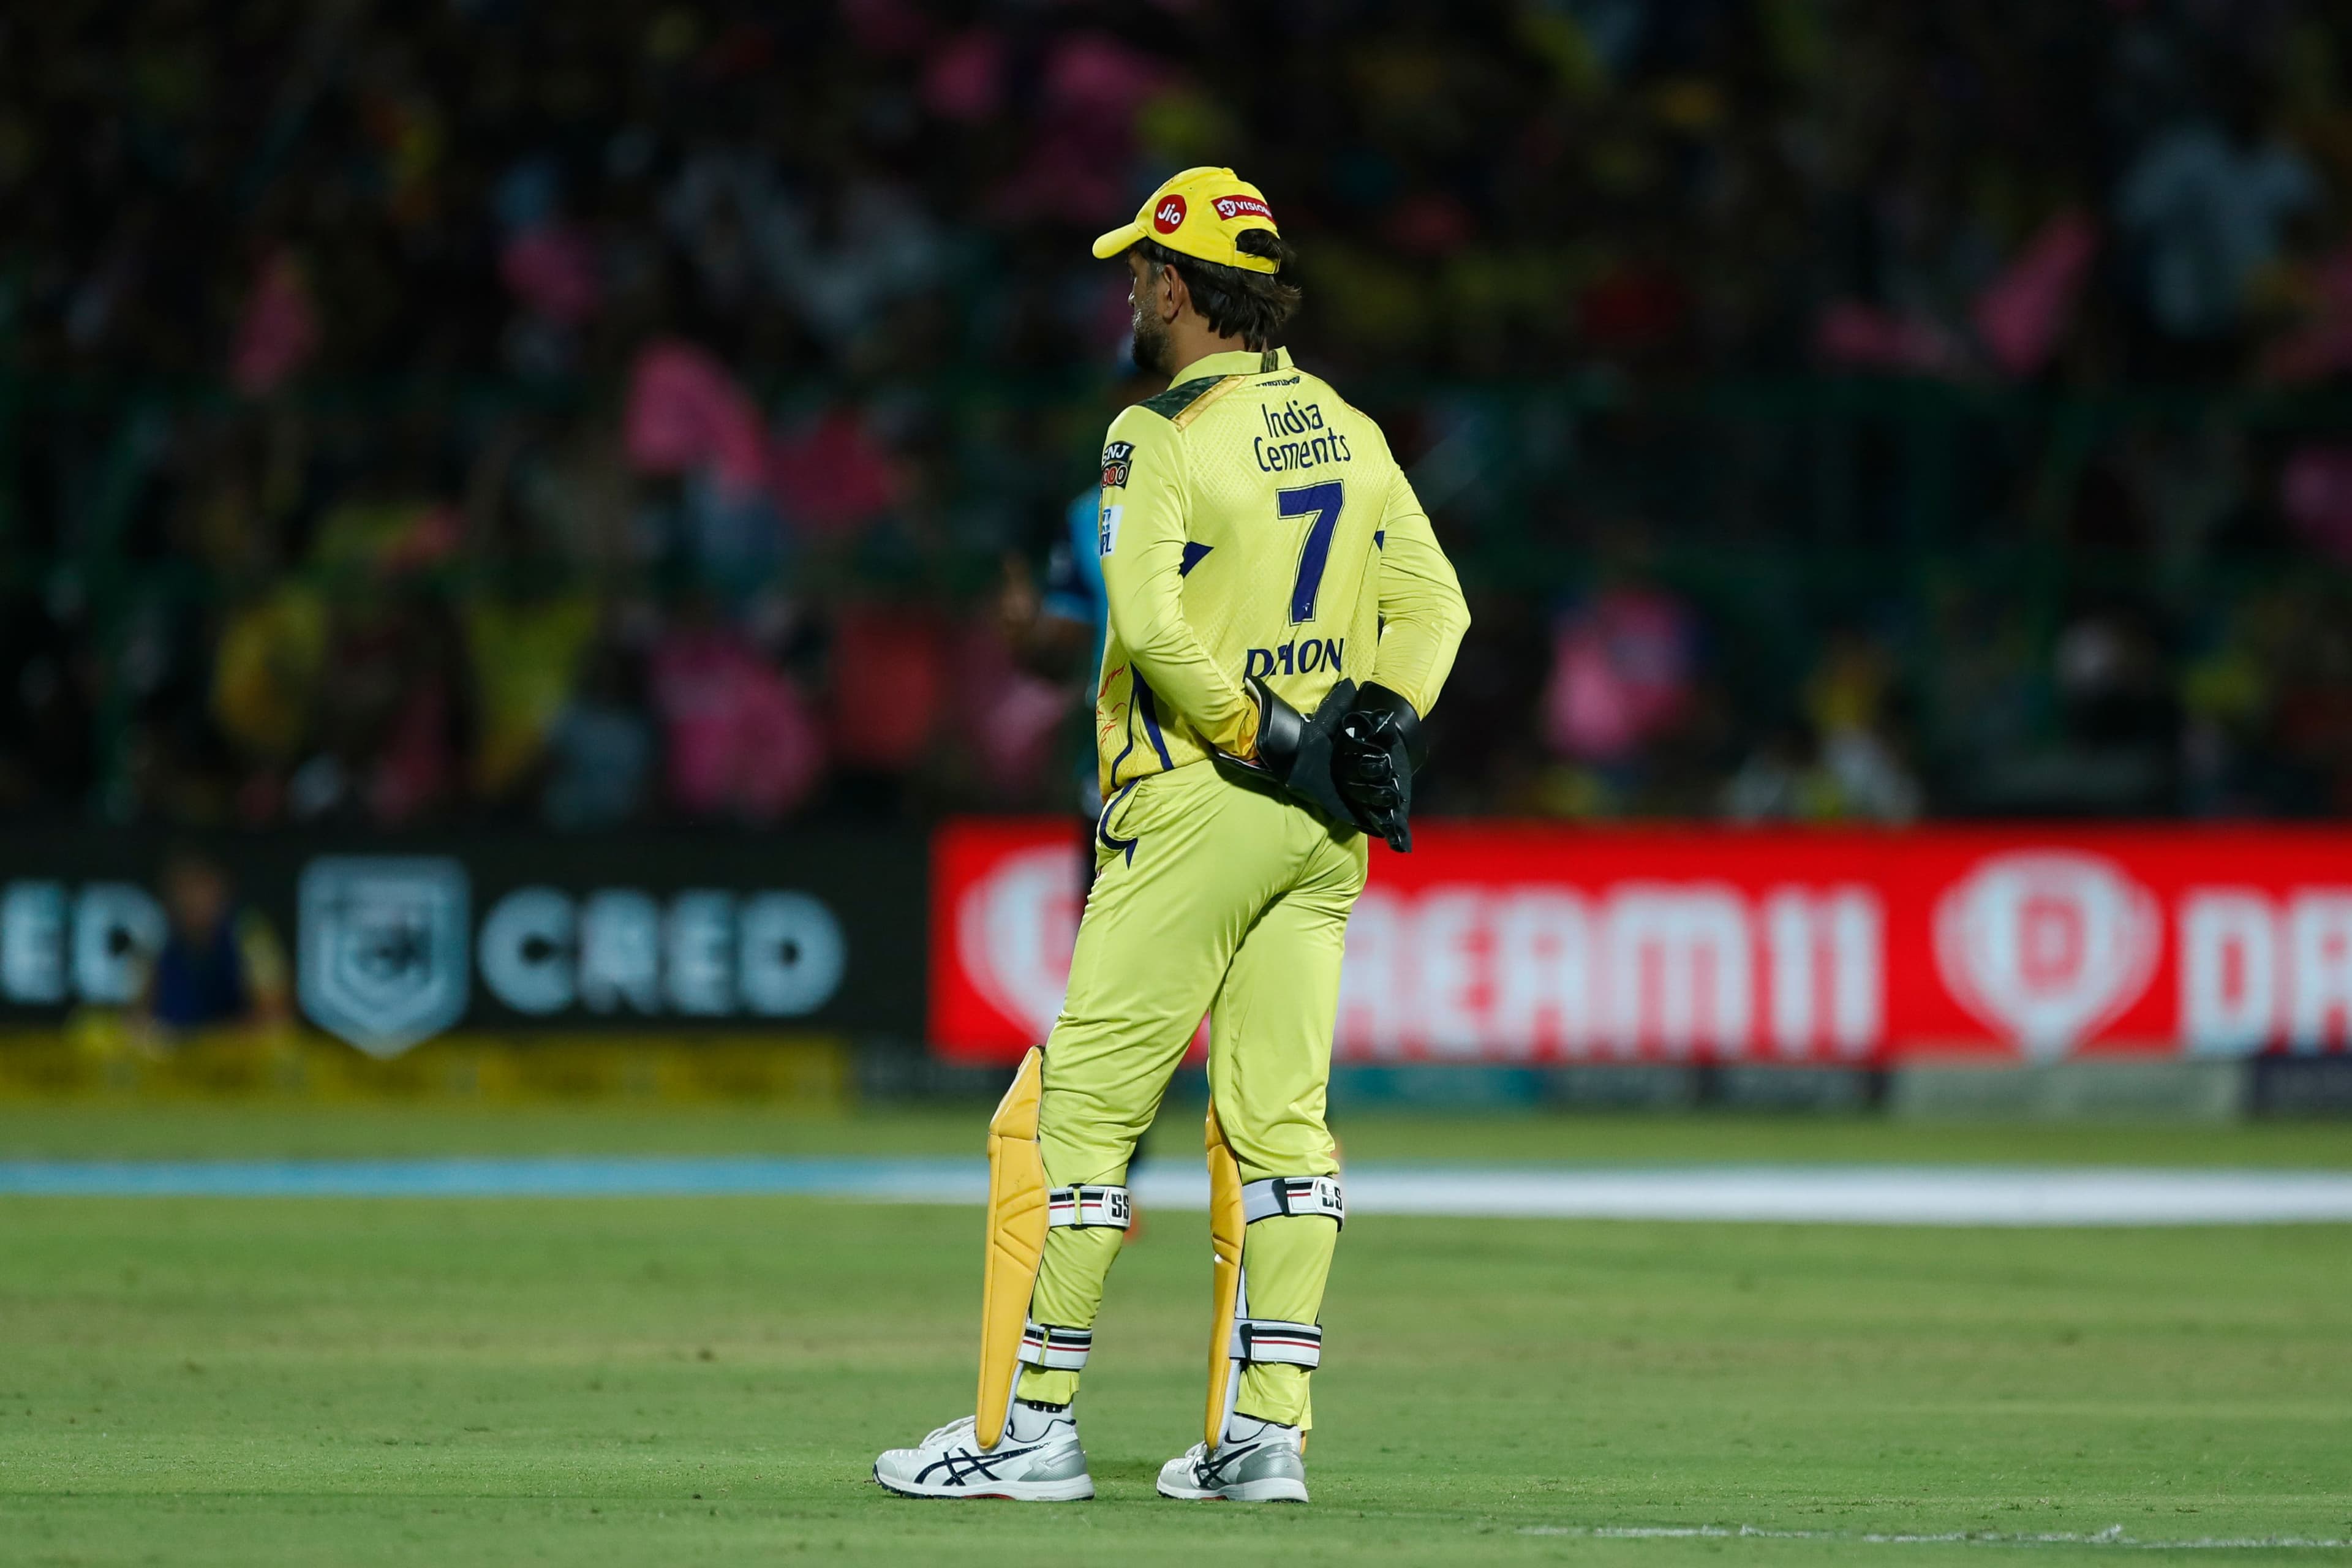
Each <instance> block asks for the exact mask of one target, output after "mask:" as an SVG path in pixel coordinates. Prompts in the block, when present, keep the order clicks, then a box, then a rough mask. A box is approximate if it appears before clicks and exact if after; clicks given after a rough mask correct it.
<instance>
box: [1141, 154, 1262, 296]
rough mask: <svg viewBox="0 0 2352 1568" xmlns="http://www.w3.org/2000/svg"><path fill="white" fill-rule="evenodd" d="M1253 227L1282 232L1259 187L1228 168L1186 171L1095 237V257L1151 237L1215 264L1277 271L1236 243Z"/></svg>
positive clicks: (1253, 269) (1172, 247)
mask: <svg viewBox="0 0 2352 1568" xmlns="http://www.w3.org/2000/svg"><path fill="white" fill-rule="evenodd" d="M1253 228H1262V229H1264V230H1265V231H1266V232H1267V233H1268V234H1275V235H1278V234H1280V233H1281V232H1282V230H1280V229H1279V228H1276V226H1275V223H1274V211H1273V209H1272V208H1270V207H1268V206H1267V205H1265V192H1264V191H1261V190H1259V189H1258V188H1257V187H1256V186H1255V185H1253V184H1250V183H1249V182H1248V181H1247V180H1244V179H1240V178H1238V177H1236V176H1235V175H1234V172H1233V171H1232V170H1231V169H1210V168H1200V169H1187V170H1185V171H1184V172H1183V173H1182V174H1178V175H1175V176H1174V177H1172V178H1171V179H1170V180H1169V181H1168V183H1167V184H1163V185H1161V186H1160V188H1159V189H1158V190H1156V191H1154V192H1152V193H1151V199H1150V201H1148V202H1145V203H1144V204H1143V205H1142V206H1141V207H1139V208H1138V209H1137V210H1136V214H1135V221H1134V222H1133V223H1123V224H1121V225H1119V226H1118V227H1117V228H1115V229H1112V230H1111V231H1110V232H1109V233H1108V234H1107V235H1104V236H1103V237H1101V238H1100V239H1097V240H1096V241H1095V255H1096V256H1097V257H1100V258H1105V259H1108V258H1110V257H1114V256H1117V255H1118V254H1119V252H1121V251H1123V250H1125V249H1126V248H1127V247H1129V246H1130V245H1133V244H1134V243H1135V242H1136V241H1137V240H1139V239H1153V240H1158V241H1159V242H1160V244H1162V245H1164V246H1166V247H1168V248H1169V249H1171V250H1175V251H1181V252H1182V253H1183V254H1184V255H1186V256H1192V257H1197V258H1200V259H1201V260H1202V261H1213V262H1216V263H1217V264H1218V265H1219V266H1221V267H1240V268H1246V269H1247V270H1249V271H1252V272H1276V271H1279V270H1281V265H1282V264H1281V263H1280V262H1278V261H1276V260H1275V259H1274V258H1272V257H1270V256H1252V255H1250V254H1249V252H1247V251H1245V250H1244V249H1243V248H1242V247H1241V246H1240V244H1239V243H1238V242H1239V240H1240V239H1241V237H1242V235H1243V233H1244V231H1245V230H1248V229H1253Z"/></svg>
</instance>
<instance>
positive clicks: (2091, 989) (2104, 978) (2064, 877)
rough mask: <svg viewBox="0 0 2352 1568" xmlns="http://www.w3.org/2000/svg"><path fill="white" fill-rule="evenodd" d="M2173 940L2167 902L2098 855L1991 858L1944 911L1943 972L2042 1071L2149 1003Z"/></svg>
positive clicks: (1939, 920)
mask: <svg viewBox="0 0 2352 1568" xmlns="http://www.w3.org/2000/svg"><path fill="white" fill-rule="evenodd" d="M2162 941H2163V921H2162V917H2161V916H2160V915H2159V914H2158V910H2157V904H2156V900H2155V899H2153V898H2151V897H2150V896H2149V895H2148V891H2147V889H2145V888H2143V887H2141V886H2140V885H2139V884H2138V883H2137V882H2135V881H2133V880H2132V879H2131V878H2129V877H2127V876H2126V875H2125V874H2124V871H2123V868H2121V867H2119V866H2117V865H2116V864H2115V863H2114V862H2113V861H2111V860H2108V859H2106V858H2104V857H2101V856H2097V855H2084V854H2079V853H2075V852H2072V851H2065V850H2019V851H2014V852H2012V853H2010V854H2006V855H1995V856H1991V857H1990V858H1987V859H1984V860H1981V861H1979V862H1978V864H1977V867H1976V869H1974V870H1973V871H1971V872H1969V875H1968V876H1967V877H1966V878H1964V879H1962V880H1960V881H1958V882H1957V883H1955V884H1953V886H1952V887H1951V889H1949V890H1948V892H1946V893H1945V894H1944V896H1943V898H1942V899H1940V900H1937V905H1936V967H1937V969H1938V970H1939V971H1941V972H1942V974H1943V977H1944V984H1946V985H1947V986H1948V987H1949V988H1950V990H1951V994H1952V996H1953V999H1954V1000H1956V1001H1958V1003H1959V1004H1960V1005H1962V1006H1964V1007H1966V1008H1968V1010H1969V1012H1971V1013H1974V1014H1975V1015H1976V1016H1978V1017H1979V1018H1981V1019H1982V1020H1984V1022H1985V1023H1987V1024H1989V1025H1990V1026H1992V1027H1994V1028H1995V1029H1998V1030H2000V1032H2002V1033H2004V1034H2008V1035H2011V1036H2014V1037H2016V1040H2017V1043H2018V1045H2019V1047H2021V1049H2022V1050H2023V1051H2024V1053H2025V1054H2026V1055H2027V1056H2029V1057H2031V1058H2034V1059H2036V1060H2038V1061H2052V1060H2055V1059H2056V1058H2060V1057H2063V1056H2065V1055H2066V1054H2067V1053H2068V1052H2070V1051H2072V1050H2073V1049H2074V1047H2075V1046H2076V1045H2078V1044H2080V1043H2081V1042H2082V1041H2083V1039H2084V1038H2085V1037H2088V1036H2089V1035H2092V1034H2094V1033H2095V1032H2096V1031H2097V1030H2098V1028H2099V1027H2100V1026H2102V1025H2104V1024H2105V1023H2107V1022H2108V1021H2110V1020H2111V1019H2113V1018H2114V1017H2115V1016H2116V1014H2118V1013H2121V1012H2122V1011H2123V1010H2124V1009H2125V1008H2126V1007H2128V1006H2130V1005H2132V1004H2133V1003H2134V1002H2136V1001H2137V1000H2138V999H2139V995H2140V993H2141V992H2143V991H2145V990H2147V983H2148V978H2149V976H2150V975H2151V974H2153V973H2155V969H2156V960H2157V950H2158V946H2159V944H2160V943H2161V942H2162Z"/></svg>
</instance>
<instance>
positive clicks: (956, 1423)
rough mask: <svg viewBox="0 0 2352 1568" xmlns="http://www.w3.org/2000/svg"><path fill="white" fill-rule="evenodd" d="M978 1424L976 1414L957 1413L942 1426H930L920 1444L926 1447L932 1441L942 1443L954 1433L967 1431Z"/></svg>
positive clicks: (954, 1434) (932, 1442)
mask: <svg viewBox="0 0 2352 1568" xmlns="http://www.w3.org/2000/svg"><path fill="white" fill-rule="evenodd" d="M978 1425H979V1420H978V1418H977V1417H976V1416H971V1415H959V1416H957V1417H956V1418H955V1419H954V1420H952V1421H950V1422H949V1423H948V1424H947V1425H946V1426H938V1427H934V1428H932V1430H931V1432H930V1434H929V1436H926V1437H924V1439H923V1445H922V1446H923V1447H926V1448H928V1447H930V1446H931V1445H932V1444H934V1443H944V1442H946V1441H947V1440H948V1439H949V1438H950V1437H952V1436H956V1434H958V1433H960V1432H969V1431H971V1429H972V1428H973V1427H974V1426H978Z"/></svg>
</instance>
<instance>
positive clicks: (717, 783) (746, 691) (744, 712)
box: [648, 625, 824, 822]
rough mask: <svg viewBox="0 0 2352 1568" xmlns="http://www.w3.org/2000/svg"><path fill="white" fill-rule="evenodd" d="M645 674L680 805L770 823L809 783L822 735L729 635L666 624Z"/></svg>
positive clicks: (787, 687) (798, 697)
mask: <svg viewBox="0 0 2352 1568" xmlns="http://www.w3.org/2000/svg"><path fill="white" fill-rule="evenodd" d="M648 673H649V675H650V678H651V680H650V684H651V687H652V689H653V695H654V703H655V706H656V709H658V710H659V711H660V713H661V716H662V723H663V728H664V731H665V732H666V737H667V742H668V746H667V752H668V759H669V793H670V798H671V800H672V801H674V802H675V803H676V804H677V806H678V808H679V809H680V810H682V811H684V812H686V813H687V814H688V815H689V816H701V817H732V818H739V819H741V820H746V821H751V822H773V821H775V820H776V819H777V818H779V817H781V816H784V815H785V814H786V813H788V812H790V811H791V810H792V809H793V807H794V806H797V805H800V804H801V803H802V802H803V801H804V800H806V799H807V798H808V796H809V795H810V793H811V792H812V791H814V789H815V788H816V785H817V782H818V780H819V778H820V777H822V775H823V773H824V731H823V730H822V729H821V727H820V726H819V725H818V723H817V721H816V717H815V715H814V712H812V711H811V710H810V706H809V703H808V700H807V699H806V698H805V697H803V695H802V694H801V690H800V688H798V687H797V686H795V685H793V683H792V682H791V681H790V680H789V679H786V678H785V677H784V676H783V675H782V673H781V672H780V671H778V670H777V669H775V668H773V667H772V666H771V665H769V664H768V663H767V661H766V660H764V659H762V658H761V657H760V656H759V654H758V652H757V651H756V650H754V649H753V648H752V647H750V646H749V645H748V644H746V643H745V642H744V641H743V639H742V637H740V635H739V634H737V633H735V632H733V631H731V630H729V629H726V628H724V627H717V626H691V625H689V626H678V627H676V628H674V629H673V630H671V631H670V632H669V633H668V634H667V636H665V637H663V638H662V640H661V642H660V644H659V645H658V646H657V647H656V648H655V649H654V653H653V658H652V659H651V661H650V664H649V667H648Z"/></svg>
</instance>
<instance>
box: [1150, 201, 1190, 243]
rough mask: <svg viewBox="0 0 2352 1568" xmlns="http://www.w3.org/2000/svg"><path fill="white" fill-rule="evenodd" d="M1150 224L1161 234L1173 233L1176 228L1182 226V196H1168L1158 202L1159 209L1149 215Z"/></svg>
mask: <svg viewBox="0 0 2352 1568" xmlns="http://www.w3.org/2000/svg"><path fill="white" fill-rule="evenodd" d="M1151 226H1152V227H1154V228H1156V229H1158V230H1159V231H1160V233H1162V234H1174V233H1175V232H1176V231H1177V230H1178V229H1180V228H1181V227H1183V226H1184V198H1183V197H1182V196H1170V197H1169V198H1168V199H1167V200H1165V201H1163V202H1161V203H1160V210H1159V211H1157V212H1155V213H1153V214H1152V215H1151Z"/></svg>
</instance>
